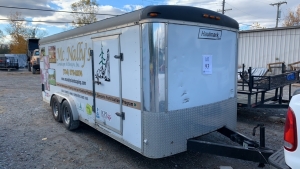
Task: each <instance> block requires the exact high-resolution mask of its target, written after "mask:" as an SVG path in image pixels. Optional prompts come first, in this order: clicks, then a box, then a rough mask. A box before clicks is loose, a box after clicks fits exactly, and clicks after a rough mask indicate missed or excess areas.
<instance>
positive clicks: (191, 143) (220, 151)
mask: <svg viewBox="0 0 300 169" xmlns="http://www.w3.org/2000/svg"><path fill="white" fill-rule="evenodd" d="M257 127H260V132H261V133H260V143H258V142H256V141H254V140H252V139H250V138H247V137H246V136H244V135H242V134H240V133H238V132H235V131H233V130H231V129H229V128H227V127H225V126H224V127H222V128H220V129H218V130H217V131H218V132H219V133H221V134H223V135H224V136H226V137H228V138H229V139H230V140H231V141H233V142H236V143H238V144H239V145H240V146H234V145H228V144H220V143H212V142H207V141H202V140H198V139H195V138H193V139H189V140H188V141H187V150H188V151H193V152H200V153H208V154H214V155H219V156H225V157H231V158H237V159H242V160H247V161H253V162H259V167H264V164H268V158H269V157H270V156H271V155H272V154H273V153H274V152H275V151H274V150H272V149H269V148H266V147H265V138H264V136H265V133H264V132H265V130H264V125H263V124H259V125H258V126H256V127H255V128H254V129H253V131H254V134H255V129H256V128H257ZM262 136H263V138H262Z"/></svg>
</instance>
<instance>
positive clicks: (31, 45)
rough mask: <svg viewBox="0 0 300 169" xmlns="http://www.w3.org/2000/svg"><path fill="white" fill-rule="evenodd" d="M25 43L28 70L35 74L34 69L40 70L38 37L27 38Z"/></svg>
mask: <svg viewBox="0 0 300 169" xmlns="http://www.w3.org/2000/svg"><path fill="white" fill-rule="evenodd" d="M27 45H28V46H27V47H28V51H27V62H28V71H32V73H33V74H35V73H36V71H38V70H40V52H39V39H28V40H27Z"/></svg>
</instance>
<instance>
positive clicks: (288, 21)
mask: <svg viewBox="0 0 300 169" xmlns="http://www.w3.org/2000/svg"><path fill="white" fill-rule="evenodd" d="M299 25H300V5H298V7H297V9H296V11H292V10H289V12H288V15H287V16H285V19H284V23H283V26H299Z"/></svg>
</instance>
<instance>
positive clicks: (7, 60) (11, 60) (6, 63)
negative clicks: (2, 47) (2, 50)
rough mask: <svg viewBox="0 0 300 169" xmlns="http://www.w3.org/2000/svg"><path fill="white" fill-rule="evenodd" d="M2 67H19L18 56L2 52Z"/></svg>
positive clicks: (0, 56) (0, 63)
mask: <svg viewBox="0 0 300 169" xmlns="http://www.w3.org/2000/svg"><path fill="white" fill-rule="evenodd" d="M0 69H7V70H8V71H10V70H11V69H19V63H18V57H17V56H7V55H6V54H0Z"/></svg>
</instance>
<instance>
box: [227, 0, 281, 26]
mask: <svg viewBox="0 0 300 169" xmlns="http://www.w3.org/2000/svg"><path fill="white" fill-rule="evenodd" d="M223 1H224V0H223ZM282 4H287V2H286V1H285V2H278V3H273V4H270V5H272V6H275V5H277V17H276V28H277V27H278V19H279V17H280V16H279V6H280V5H282Z"/></svg>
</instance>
